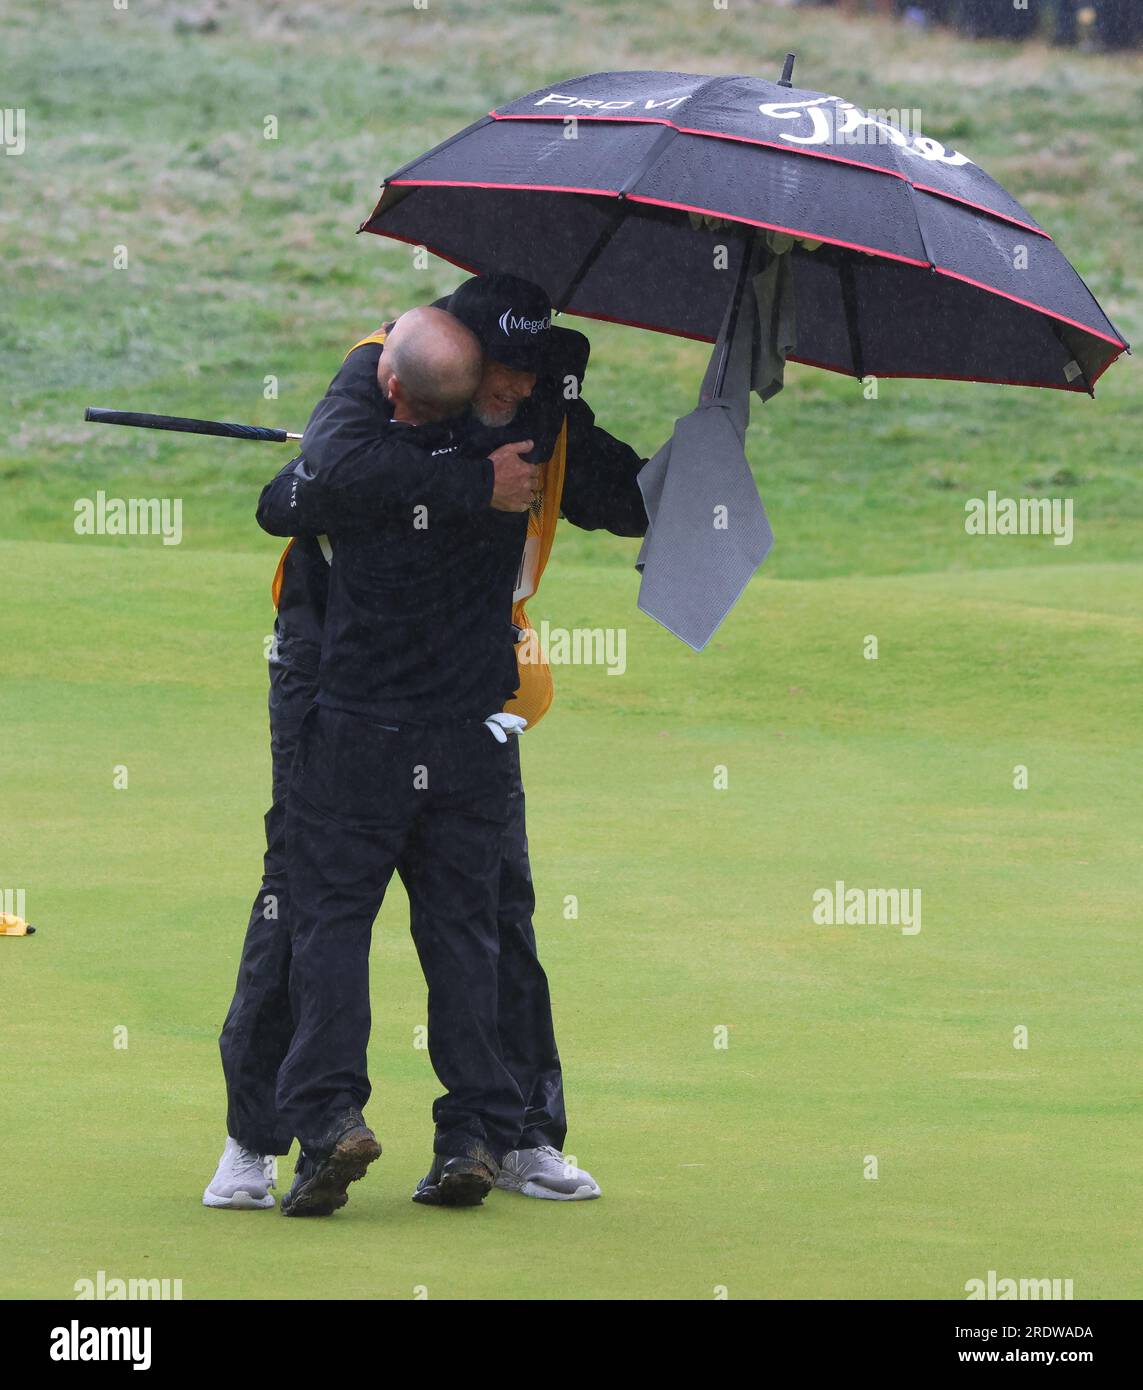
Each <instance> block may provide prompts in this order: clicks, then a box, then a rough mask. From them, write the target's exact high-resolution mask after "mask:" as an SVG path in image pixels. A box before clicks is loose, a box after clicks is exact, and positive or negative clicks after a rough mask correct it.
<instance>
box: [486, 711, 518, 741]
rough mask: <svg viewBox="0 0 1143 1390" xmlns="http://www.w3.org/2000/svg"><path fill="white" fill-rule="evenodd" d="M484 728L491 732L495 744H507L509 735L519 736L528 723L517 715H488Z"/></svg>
mask: <svg viewBox="0 0 1143 1390" xmlns="http://www.w3.org/2000/svg"><path fill="white" fill-rule="evenodd" d="M484 727H485V728H486V729H491V730H492V737H493V738H494V739H495V740H496V742H497V743H507V742H508V735H509V734H521V733H523V732H524V730H525V729H526V728H527V727H528V721H527V720H526V719H524V718H522V717H521V716H520V715H518V714H490V715H489V716H488V718H487V719H486V720H485V721H484Z"/></svg>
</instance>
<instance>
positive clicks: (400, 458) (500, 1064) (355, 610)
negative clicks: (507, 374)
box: [258, 308, 538, 1216]
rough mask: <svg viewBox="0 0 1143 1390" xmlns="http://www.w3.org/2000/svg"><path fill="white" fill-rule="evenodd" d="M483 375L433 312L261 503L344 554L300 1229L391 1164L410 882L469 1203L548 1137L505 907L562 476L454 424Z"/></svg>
mask: <svg viewBox="0 0 1143 1390" xmlns="http://www.w3.org/2000/svg"><path fill="white" fill-rule="evenodd" d="M481 369H482V358H481V352H480V348H479V344H478V343H477V341H476V339H475V338H474V337H473V335H472V333H471V332H470V330H469V329H468V328H466V327H465V326H464V325H463V324H461V323H460V322H459V320H457V319H455V318H454V317H453V316H451V315H449V314H447V313H445V312H444V311H442V310H438V309H430V308H421V309H416V310H410V311H409V312H408V313H407V314H404V315H402V317H401V318H400V319H398V320H397V323H396V325H395V326H394V328H393V330H392V332H391V334H390V336H389V339H388V341H387V343H386V348H385V352H384V353H383V354H382V357H381V360H380V362H379V364H378V367H377V388H378V389H377V390H376V391H366V392H363V391H361V390H360V389H356V388H354V387H353V386H352V385H351V384H350V383H347V382H343V383H342V385H341V386H339V384H338V379H337V378H335V381H334V384H333V385H332V386H331V388H330V390H329V391H328V392H327V393H326V395H325V397H324V398H323V399H322V400H321V401H320V402H319V403H318V406H317V407H316V408H315V410H314V412H313V415H312V416H311V418H310V422H309V425H308V426H307V427H306V431H305V434H304V436H303V439H302V457H301V458H300V459H299V460H297V461H296V462H295V463H294V464H292V465H288V466H287V468H285V469H284V470H283V471H282V473H280V474H279V475H278V477H277V478H275V479H274V480H273V481H272V482H271V483H270V484H269V485H268V486H267V487H266V489H265V490H264V491H263V494H262V497H261V499H260V502H259V509H258V519H259V522H260V524H261V525H262V526H263V527H264V528H265V529H267V530H269V531H271V532H272V533H273V534H276V535H282V534H292V533H293V532H295V531H296V530H298V529H300V530H302V531H305V532H309V533H310V534H320V533H324V534H325V535H326V536H327V544H328V546H329V549H330V552H331V564H330V572H329V594H328V599H327V606H326V618H325V633H324V639H323V645H322V654H321V662H320V666H319V671H318V693H317V697H316V701H315V703H314V705H313V706H312V707H311V708H310V710H309V713H308V714H307V715H306V716H305V719H304V720H303V723H302V727H301V731H300V735H299V742H298V751H297V754H296V757H295V760H294V765H293V773H292V777H291V781H290V785H289V791H288V795H287V799H286V848H287V851H288V860H289V892H290V912H289V928H290V936H291V966H290V996H291V1002H292V1005H293V1013H294V1031H293V1035H292V1038H291V1041H290V1045H289V1049H288V1051H287V1053H286V1056H285V1060H284V1062H283V1063H282V1065H281V1067H280V1068H279V1071H278V1085H277V1102H278V1110H279V1113H280V1116H281V1122H282V1124H283V1126H284V1127H285V1129H287V1130H288V1131H289V1132H290V1133H293V1134H296V1135H297V1137H298V1140H299V1142H300V1145H301V1150H302V1153H301V1158H300V1160H299V1163H298V1168H297V1171H296V1176H295V1181H294V1184H293V1186H292V1188H291V1189H290V1192H289V1193H288V1194H287V1196H286V1197H285V1198H284V1199H283V1202H282V1212H283V1214H284V1215H287V1216H324V1215H329V1214H330V1213H331V1212H332V1211H334V1210H336V1209H337V1208H338V1207H340V1206H342V1205H344V1203H345V1201H346V1189H347V1187H348V1185H349V1183H350V1182H353V1181H355V1180H356V1179H358V1178H360V1177H362V1176H363V1175H364V1173H365V1171H366V1168H367V1167H368V1165H369V1164H370V1163H371V1162H372V1161H373V1160H374V1159H375V1158H376V1157H377V1156H378V1154H379V1153H380V1145H379V1144H378V1143H377V1140H376V1138H375V1136H374V1135H373V1132H372V1131H371V1130H370V1129H369V1128H368V1127H367V1126H366V1124H365V1121H364V1118H363V1116H362V1108H363V1107H364V1105H365V1103H366V1101H367V1100H368V1097H369V1094H370V1086H369V1080H368V1076H367V1073H366V1045H367V1042H368V1037H369V1029H370V1012H369V945H370V936H371V930H372V923H373V920H374V918H375V917H376V915H377V912H378V910H379V909H380V906H381V903H382V900H383V898H384V894H385V891H386V888H387V886H388V883H389V881H390V879H391V877H392V874H393V873H394V871H399V872H400V875H401V878H402V880H403V882H404V884H405V887H406V889H407V891H408V894H409V898H410V901H411V902H412V904H413V905H414V908H415V911H414V912H413V914H412V930H413V938H414V942H415V945H416V948H417V952H418V955H419V956H420V960H421V965H422V968H423V970H424V973H425V978H426V980H427V982H428V986H429V1016H428V1022H429V1051H430V1056H431V1059H432V1061H433V1065H434V1068H435V1069H436V1071H437V1075H438V1077H439V1079H440V1081H441V1083H442V1085H443V1086H444V1089H445V1095H444V1096H443V1097H442V1098H441V1099H440V1100H439V1101H438V1102H437V1103H436V1105H435V1107H434V1118H435V1120H436V1131H437V1133H436V1141H435V1151H436V1153H437V1154H438V1155H440V1156H441V1167H442V1170H443V1171H442V1185H443V1187H444V1189H445V1193H444V1196H445V1200H446V1204H451V1205H464V1204H467V1203H470V1202H473V1201H478V1200H479V1199H480V1197H481V1196H482V1195H483V1193H484V1192H485V1191H487V1190H488V1188H489V1187H490V1186H491V1184H492V1181H493V1180H494V1179H495V1176H496V1173H497V1171H498V1164H499V1160H500V1158H501V1157H502V1156H503V1154H504V1153H505V1152H507V1151H508V1150H509V1149H511V1148H512V1147H513V1146H514V1145H515V1143H516V1140H517V1138H518V1136H519V1134H520V1131H521V1128H522V1125H523V1121H524V1103H523V1099H522V1097H521V1095H520V1091H519V1089H518V1087H517V1086H516V1084H515V1082H514V1080H513V1077H512V1075H511V1072H510V1070H509V1068H508V1067H507V1066H506V1064H505V1061H504V1057H503V1054H502V1048H501V1041H500V1036H499V1031H498V1027H497V979H498V943H499V930H498V923H497V895H498V886H499V870H500V858H501V842H502V836H503V832H504V827H505V825H506V823H507V819H508V801H509V786H510V773H511V769H512V762H511V757H510V753H509V751H508V747H507V744H506V742H505V727H504V721H505V719H506V718H508V717H506V716H504V715H503V714H502V713H501V711H502V710H503V708H504V706H505V704H506V703H507V702H508V701H509V699H510V698H511V697H512V695H513V694H514V693H515V690H516V686H517V679H518V678H517V667H516V654H515V635H514V633H513V630H512V625H511V622H510V614H511V610H512V595H513V591H514V588H515V581H516V575H517V571H518V568H519V559H520V553H521V550H522V547H523V540H524V534H525V532H526V528H527V512H528V508H529V504H530V501H531V497H532V493H533V491H534V489H535V486H536V483H537V481H538V471H537V470H536V469H535V468H534V467H531V466H529V465H525V464H523V463H521V462H520V460H519V454H520V453H521V452H526V451H527V450H528V449H530V448H531V441H530V440H525V441H521V442H519V443H517V444H515V445H508V446H504V447H503V448H502V449H499V450H497V451H496V454H495V455H493V456H487V457H480V456H476V455H475V454H474V455H473V456H471V457H469V456H467V455H466V454H465V452H464V450H463V447H462V446H461V445H460V444H459V443H458V442H457V438H456V435H455V433H454V430H453V427H452V425H450V424H449V423H448V422H449V418H450V417H453V416H455V415H456V414H457V413H458V412H459V410H461V409H463V408H464V407H465V406H466V405H467V404H468V402H469V401H470V400H471V398H472V395H473V394H474V392H475V390H476V386H477V383H478V382H479V380H480V375H481ZM339 377H340V374H339ZM379 436H380V437H383V438H384V440H385V443H386V447H385V449H384V451H383V453H382V454H381V456H380V457H379V455H378V451H377V440H378V437H379ZM511 727H512V724H511V721H510V719H509V723H508V728H509V730H510V729H511Z"/></svg>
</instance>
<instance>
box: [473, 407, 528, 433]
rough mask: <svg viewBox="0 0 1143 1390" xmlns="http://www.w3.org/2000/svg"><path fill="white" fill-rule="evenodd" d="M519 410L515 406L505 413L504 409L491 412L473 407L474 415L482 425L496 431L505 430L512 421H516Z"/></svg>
mask: <svg viewBox="0 0 1143 1390" xmlns="http://www.w3.org/2000/svg"><path fill="white" fill-rule="evenodd" d="M519 409H520V407H519V406H513V408H512V409H511V410H508V411H505V410H504V409H500V410H498V411H491V410H482V409H481V408H480V407H479V406H476V405H474V406H473V407H472V413H473V414H474V415H475V416H476V418H477V419H478V420H479V421H480V423H481V424H482V425H484V426H486V427H487V428H488V429H493V430H495V429H503V427H504V426H505V425H510V424H511V423H512V421H513V420H515V418H516V415H517V412H518V411H519Z"/></svg>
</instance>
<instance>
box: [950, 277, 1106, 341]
mask: <svg viewBox="0 0 1143 1390" xmlns="http://www.w3.org/2000/svg"><path fill="white" fill-rule="evenodd" d="M933 269H934V270H935V271H936V272H937V274H938V275H947V276H948V278H949V279H950V280H962V281H963V282H964V283H965V284H966V285H973V286H975V287H976V289H978V290H984V291H985V292H986V293H987V294H995V295H999V296H1000V298H1001V299H1010V300H1011V301H1012V303H1013V304H1019V305H1022V306H1023V308H1025V309H1034V310H1035V311H1036V312H1037V313H1038V314H1047V315H1048V317H1049V318H1053V319H1059V321H1060V322H1061V323H1067V324H1070V325H1071V326H1072V327H1073V328H1079V329H1082V330H1083V332H1084V333H1090V334H1091V335H1092V337H1093V338H1102V339H1103V341H1104V342H1105V343H1110V344H1111V345H1112V347H1115V348H1118V349H1119V351H1120V352H1123V351H1124V350H1125V349H1126V347H1127V343H1126V342H1125V341H1123V340H1122V339H1120V338H1109V337H1108V335H1107V334H1106V333H1101V332H1100V331H1099V329H1098V328H1089V327H1088V325H1087V324H1086V323H1080V321H1079V319H1070V318H1068V316H1067V315H1066V314H1057V313H1056V311H1055V310H1054V309H1045V308H1044V306H1043V305H1042V304H1035V303H1033V301H1032V300H1030V299H1021V298H1020V296H1019V295H1015V294H1008V293H1007V292H1006V291H1004V290H998V289H995V288H994V287H993V286H992V285H986V284H985V283H984V281H983V280H974V279H972V277H971V276H969V275H960V274H958V273H957V271H955V270H945V269H943V267H941V266H939V265H937V266H934V267H933Z"/></svg>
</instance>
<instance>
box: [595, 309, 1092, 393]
mask: <svg viewBox="0 0 1143 1390" xmlns="http://www.w3.org/2000/svg"><path fill="white" fill-rule="evenodd" d="M569 312H570V311H569ZM585 317H586V316H585ZM1118 356H1119V354H1118V353H1116V354H1114V355H1113V356H1112V357H1110V358H1108V360H1107V361H1106V362H1104V363H1103V365H1102V366H1101V367H1100V369H1099V371H1097V372H1096V374H1095V375H1094V376H1093V377H1092V378H1091V379H1090V380H1091V385H1092V386H1094V385H1095V383H1096V382H1097V381H1098V380H1099V378H1100V377H1101V376H1102V375H1103V374H1104V372H1105V371H1107V369H1108V367H1110V366H1111V364H1112V363H1113V362H1114V361H1115V360H1116V357H1118ZM786 361H787V362H800V363H801V364H802V365H803V366H805V367H819V368H820V369H821V370H822V371H824V372H836V373H838V375H839V376H848V377H852V376H853V373H852V372H851V371H849V370H848V369H847V368H845V367H839V366H836V365H835V364H833V363H830V362H817V361H815V360H814V359H813V358H812V357H799V356H798V355H797V353H793V352H791V353H790V355H789V356H788V357H787V358H786ZM866 376H871V377H876V378H877V379H878V380H880V379H881V378H884V379H885V380H887V381H890V380H899V381H975V382H979V383H980V384H981V385H982V386H1033V387H1036V388H1037V389H1039V390H1042V391H1074V392H1076V393H1077V394H1078V395H1081V396H1086V395H1087V393H1088V392H1087V387H1086V386H1084V385H1083V384H1082V383H1080V384H1073V383H1072V382H1070V381H1064V382H1058V381H1020V380H1018V379H1017V378H1015V377H1002V376H949V375H947V374H946V373H944V372H866Z"/></svg>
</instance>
